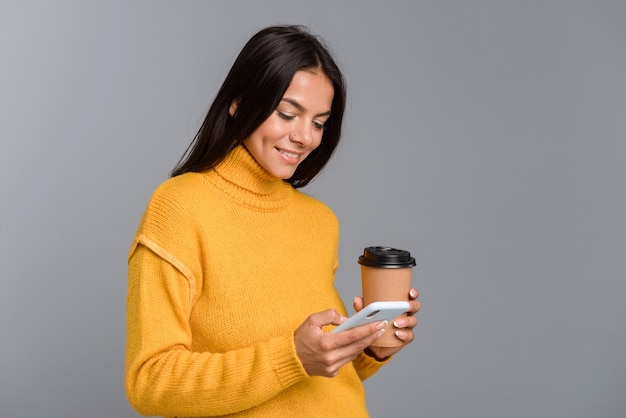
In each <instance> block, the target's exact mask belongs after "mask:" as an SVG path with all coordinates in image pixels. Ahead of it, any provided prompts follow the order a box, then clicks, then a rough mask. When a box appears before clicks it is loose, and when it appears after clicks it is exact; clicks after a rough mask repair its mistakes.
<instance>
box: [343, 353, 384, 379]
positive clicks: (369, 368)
mask: <svg viewBox="0 0 626 418" xmlns="http://www.w3.org/2000/svg"><path fill="white" fill-rule="evenodd" d="M391 358H392V356H390V357H387V358H386V359H385V360H383V361H378V360H376V359H375V358H374V357H370V356H368V355H367V354H365V353H363V352H361V353H360V354H359V355H358V356H357V357H356V358H355V359H354V360H352V364H353V365H354V368H355V369H356V371H357V373H358V374H359V377H360V378H361V381H363V380H365V379H367V378H368V377H370V376H372V375H373V374H374V373H376V372H377V371H378V370H380V368H381V367H383V366H384V365H385V364H387V363H389V362H390V361H391Z"/></svg>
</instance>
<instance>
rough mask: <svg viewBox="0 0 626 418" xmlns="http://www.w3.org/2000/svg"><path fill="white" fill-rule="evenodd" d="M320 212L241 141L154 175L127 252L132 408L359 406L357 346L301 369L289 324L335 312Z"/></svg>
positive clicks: (297, 411) (328, 218) (327, 230)
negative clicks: (336, 359)
mask: <svg viewBox="0 0 626 418" xmlns="http://www.w3.org/2000/svg"><path fill="white" fill-rule="evenodd" d="M338 239H339V227H338V224H337V220H336V217H335V216H334V214H333V213H332V211H331V210H330V209H329V208H328V207H326V206H325V205H324V204H322V203H321V202H319V201H317V200H315V199H313V198H312V197H310V196H307V195H305V194H303V193H301V192H299V191H297V190H295V189H293V188H292V187H291V186H290V185H289V184H287V183H285V182H283V181H282V180H280V179H276V178H274V177H273V176H271V175H270V174H269V173H268V172H266V171H265V170H264V169H263V168H262V167H260V166H259V165H258V164H257V162H256V161H255V160H254V158H253V157H252V156H251V155H250V154H249V153H248V152H247V150H246V149H245V148H243V147H242V146H239V147H237V148H236V149H235V150H234V151H233V152H231V154H230V155H229V156H228V157H227V158H226V160H224V161H223V162H222V163H221V164H220V165H219V166H218V167H216V168H215V169H213V170H209V171H207V172H205V173H187V174H183V175H180V176H177V177H174V178H172V179H169V180H167V181H165V182H164V183H163V184H162V185H161V186H159V188H157V190H156V191H155V192H154V194H153V196H152V199H151V200H150V203H149V204H148V207H147V209H146V211H145V213H144V216H143V217H142V220H141V222H140V225H139V228H138V230H137V234H136V237H135V240H134V241H133V244H132V246H131V249H130V252H129V256H128V258H129V269H128V285H129V287H128V300H127V358H126V389H127V394H128V398H129V400H130V402H131V404H132V405H133V406H134V407H135V409H136V410H137V411H138V412H140V413H141V414H144V415H163V416H169V417H172V416H178V417H187V416H188V417H191V416H194V417H198V416H200V417H202V416H205V417H209V416H233V417H235V416H236V417H244V416H245V417H248V416H259V417H261V416H262V417H364V416H367V411H366V408H365V395H364V392H363V387H362V383H361V381H362V380H364V379H366V378H367V377H369V376H371V375H372V374H373V373H375V372H376V371H377V370H378V369H379V368H380V367H381V365H382V363H380V362H377V361H375V360H374V359H372V358H370V357H368V356H366V355H364V354H361V355H360V356H359V357H358V358H357V359H356V360H355V361H353V362H352V363H351V364H348V365H346V366H344V367H342V369H341V370H340V373H339V375H338V376H337V377H335V378H322V377H310V376H308V374H307V373H306V371H305V370H304V368H303V367H302V364H301V363H300V361H299V359H298V357H297V355H296V351H295V346H294V341H293V334H294V331H295V330H296V328H297V327H298V326H299V325H300V324H301V323H302V322H303V321H304V320H305V319H306V317H307V316H308V315H310V314H311V313H314V312H319V311H322V310H325V309H328V308H335V309H337V310H338V311H339V312H341V313H342V314H344V315H345V314H346V311H345V308H344V306H343V304H342V302H341V299H340V298H339V295H338V294H337V292H336V290H335V288H334V283H333V281H334V276H335V272H336V270H337V259H338V255H337V245H338Z"/></svg>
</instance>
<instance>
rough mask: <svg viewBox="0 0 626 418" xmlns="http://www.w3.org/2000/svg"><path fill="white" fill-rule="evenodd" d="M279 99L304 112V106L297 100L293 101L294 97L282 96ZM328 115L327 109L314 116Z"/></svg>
mask: <svg viewBox="0 0 626 418" xmlns="http://www.w3.org/2000/svg"><path fill="white" fill-rule="evenodd" d="M281 101H282V102H287V103H289V104H291V105H293V106H294V107H295V108H296V109H298V110H299V111H300V112H306V108H305V107H304V106H302V105H301V104H300V103H298V102H297V101H295V100H294V99H290V98H289V97H283V99H282V100H281ZM328 115H330V110H328V111H326V112H322V113H319V114H317V115H315V116H316V117H319V116H328Z"/></svg>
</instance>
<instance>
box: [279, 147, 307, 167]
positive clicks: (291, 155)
mask: <svg viewBox="0 0 626 418" xmlns="http://www.w3.org/2000/svg"><path fill="white" fill-rule="evenodd" d="M276 150H277V151H278V153H279V154H280V155H281V156H282V157H283V159H284V160H285V161H287V162H288V163H290V164H297V163H298V162H299V161H300V157H301V156H302V154H298V153H295V152H290V151H285V150H283V149H278V148H276Z"/></svg>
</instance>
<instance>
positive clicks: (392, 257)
mask: <svg viewBox="0 0 626 418" xmlns="http://www.w3.org/2000/svg"><path fill="white" fill-rule="evenodd" d="M359 264H361V265H364V266H368V267H379V268H387V269H389V268H407V267H415V259H414V258H413V257H411V253H410V252H408V251H405V250H399V249H397V248H391V247H367V248H365V249H364V250H363V255H361V256H359Z"/></svg>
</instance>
